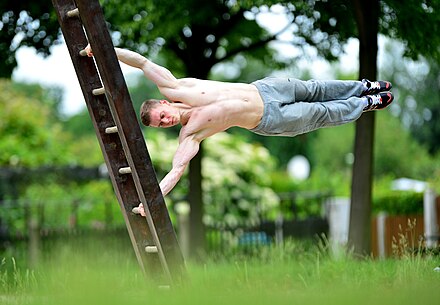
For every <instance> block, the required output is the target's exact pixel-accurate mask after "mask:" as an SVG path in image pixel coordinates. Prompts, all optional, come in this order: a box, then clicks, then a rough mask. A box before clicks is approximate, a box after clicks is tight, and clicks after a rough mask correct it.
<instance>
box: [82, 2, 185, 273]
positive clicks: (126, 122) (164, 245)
mask: <svg viewBox="0 0 440 305" xmlns="http://www.w3.org/2000/svg"><path fill="white" fill-rule="evenodd" d="M76 3H77V6H78V8H79V11H80V16H81V20H82V22H83V25H84V28H85V30H86V33H87V37H88V39H89V43H90V45H91V46H92V49H93V54H94V58H95V61H96V64H97V66H98V70H99V73H100V75H101V79H102V81H103V83H104V87H105V88H106V94H107V98H108V100H109V105H110V108H111V110H112V112H113V117H114V119H115V121H116V125H117V127H118V130H119V135H120V138H121V141H122V145H123V147H124V150H125V153H126V156H127V160H128V163H129V165H130V167H131V168H132V175H133V179H134V181H135V184H136V187H137V190H138V195H139V198H140V200H141V202H143V203H144V207H145V208H146V210H147V211H148V213H147V217H146V218H147V222H148V223H149V226H150V230H151V231H152V235H153V237H156V238H157V243H156V246H157V247H158V249H159V253H158V254H159V256H160V257H161V259H162V261H164V262H165V263H166V264H168V268H171V269H172V270H173V273H174V272H175V273H176V274H175V275H176V276H179V275H180V274H181V273H182V272H183V271H184V270H183V268H184V261H183V255H182V252H181V251H180V247H179V245H178V242H177V237H176V234H175V231H174V228H173V226H172V223H171V220H170V217H169V214H168V210H167V207H166V205H165V201H164V198H163V196H162V193H161V191H160V188H159V184H158V182H157V179H156V174H155V171H154V168H153V166H152V163H151V159H150V156H149V154H148V150H147V147H146V144H145V139H144V137H143V134H142V131H141V130H140V126H139V123H138V121H137V116H136V113H135V111H134V109H133V105H132V102H131V98H130V95H129V92H128V89H127V86H126V84H125V79H124V77H123V74H122V71H121V68H120V66H119V61H118V59H117V57H116V53H115V51H114V47H113V43H112V41H111V38H110V34H109V32H108V31H107V30H104V31H103V29H107V26H106V23H105V20H104V16H103V13H102V9H101V6H100V4H99V2H98V0H77V1H76ZM153 229H155V230H156V232H153ZM155 233H156V234H155ZM154 235H156V236H154ZM162 256H163V257H162ZM168 272H169V270H168ZM172 276H173V275H172Z"/></svg>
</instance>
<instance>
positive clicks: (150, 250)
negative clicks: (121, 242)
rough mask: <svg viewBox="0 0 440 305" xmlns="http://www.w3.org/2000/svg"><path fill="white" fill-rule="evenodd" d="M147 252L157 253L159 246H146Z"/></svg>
mask: <svg viewBox="0 0 440 305" xmlns="http://www.w3.org/2000/svg"><path fill="white" fill-rule="evenodd" d="M145 252H147V253H157V252H158V251H157V247H156V246H146V247H145Z"/></svg>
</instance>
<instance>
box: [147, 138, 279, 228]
mask: <svg viewBox="0 0 440 305" xmlns="http://www.w3.org/2000/svg"><path fill="white" fill-rule="evenodd" d="M177 144H178V143H177V139H176V138H170V137H169V136H167V135H166V134H165V133H162V132H156V133H150V134H149V135H147V146H148V148H149V151H150V154H151V158H152V160H153V163H154V165H155V169H156V172H157V173H158V178H159V179H160V178H161V177H163V176H164V175H165V173H166V172H167V171H169V169H170V166H171V160H172V158H173V155H174V152H175V150H176V148H177ZM204 147H205V151H206V152H205V154H204V159H203V161H202V162H203V170H202V175H203V190H204V192H203V195H204V201H205V207H204V209H205V212H206V215H205V217H204V221H205V223H206V224H211V225H212V224H228V225H234V224H237V223H238V222H240V223H242V222H243V221H246V222H249V223H253V222H256V221H258V219H259V217H260V216H261V215H263V214H265V215H268V214H270V213H271V212H272V211H273V210H274V209H275V208H276V207H277V206H278V202H279V199H278V197H277V196H276V195H275V193H274V192H273V191H272V189H271V188H270V187H269V186H270V184H271V178H270V172H272V171H273V170H274V166H275V162H274V159H273V157H272V156H271V155H270V154H269V152H268V151H267V150H266V149H265V148H264V147H262V146H260V145H257V144H251V143H246V142H245V141H243V140H242V139H241V138H239V137H233V136H231V135H229V134H227V133H220V134H217V135H215V136H213V137H211V138H208V139H206V140H205V141H204ZM186 194H187V178H186V176H184V177H182V179H181V181H180V182H179V184H178V185H177V187H176V188H175V189H174V190H173V192H172V194H171V196H170V198H169V199H171V200H172V201H173V203H174V202H176V201H180V200H182V199H184V198H185V196H186Z"/></svg>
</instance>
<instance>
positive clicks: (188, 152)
mask: <svg viewBox="0 0 440 305" xmlns="http://www.w3.org/2000/svg"><path fill="white" fill-rule="evenodd" d="M199 148H200V142H199V141H197V140H196V139H195V137H194V135H191V136H189V137H186V138H185V139H183V140H182V142H180V144H179V147H178V148H177V151H176V154H175V155H174V159H173V167H180V166H186V165H187V164H188V163H189V161H191V159H192V158H194V157H195V155H196V154H197V153H198V151H199Z"/></svg>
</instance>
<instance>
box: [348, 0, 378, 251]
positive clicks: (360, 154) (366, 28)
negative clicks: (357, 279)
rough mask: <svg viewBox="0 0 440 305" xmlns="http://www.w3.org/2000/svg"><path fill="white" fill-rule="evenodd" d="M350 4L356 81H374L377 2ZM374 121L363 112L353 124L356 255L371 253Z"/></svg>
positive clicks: (353, 236)
mask: <svg viewBox="0 0 440 305" xmlns="http://www.w3.org/2000/svg"><path fill="white" fill-rule="evenodd" d="M353 4H354V5H353V6H354V9H355V18H356V23H357V26H358V31H359V61H360V66H359V76H360V77H359V78H360V79H361V78H368V79H370V80H375V79H376V75H377V49H378V48H377V35H378V23H379V1H378V0H374V1H363V0H353ZM374 122H375V114H374V112H369V113H365V114H364V115H362V117H361V118H360V119H359V120H358V121H357V122H356V138H355V147H354V156H355V161H354V164H353V177H352V186H351V209H350V227H349V234H348V243H349V247H350V249H351V250H353V253H354V254H355V255H359V256H363V255H368V254H369V253H370V252H371V236H370V235H371V189H372V176H373V151H374Z"/></svg>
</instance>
